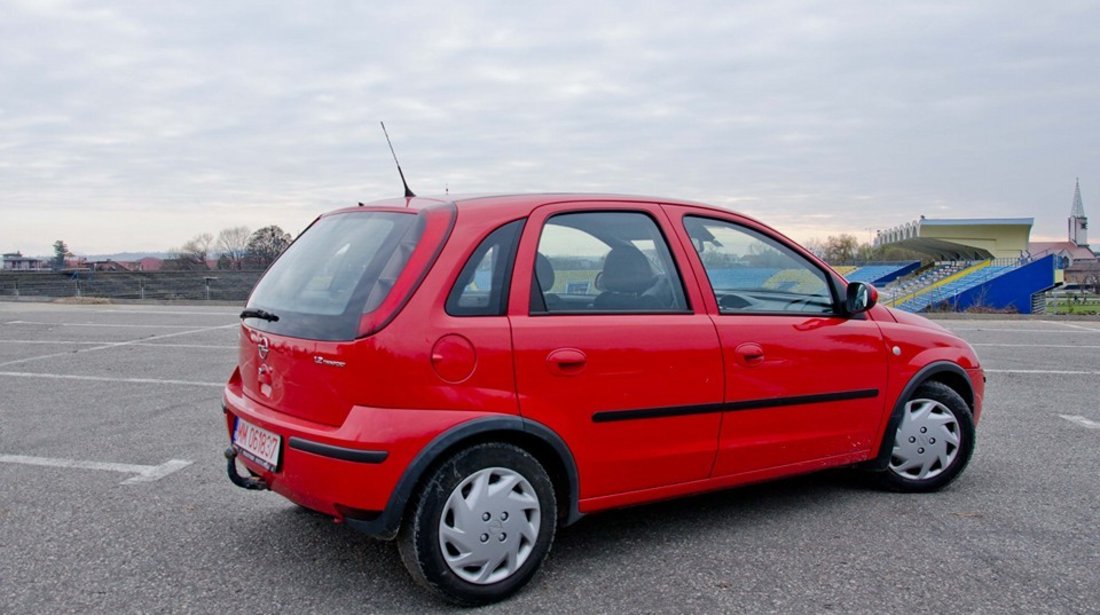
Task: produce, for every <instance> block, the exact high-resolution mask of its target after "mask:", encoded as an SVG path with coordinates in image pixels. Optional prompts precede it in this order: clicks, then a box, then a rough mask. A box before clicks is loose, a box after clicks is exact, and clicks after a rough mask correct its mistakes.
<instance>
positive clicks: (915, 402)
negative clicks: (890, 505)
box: [878, 382, 974, 492]
mask: <svg viewBox="0 0 1100 615" xmlns="http://www.w3.org/2000/svg"><path fill="white" fill-rule="evenodd" d="M886 445H892V446H893V449H892V450H891V453H890V463H889V465H888V466H887V467H886V470H884V471H882V472H879V473H878V477H879V481H880V482H881V483H882V484H883V485H884V486H885V487H887V488H889V489H893V490H895V491H907V492H925V491H935V490H937V489H940V488H942V487H944V486H946V485H947V484H948V483H950V482H951V481H953V480H954V479H955V477H957V476H958V475H959V474H960V473H961V472H962V471H963V469H964V468H965V467H966V464H967V463H968V462H969V461H970V456H971V454H973V452H974V418H973V415H972V414H971V413H970V408H969V407H968V406H967V404H966V401H965V400H963V398H962V397H961V396H959V394H958V393H956V392H955V390H954V389H952V388H951V387H949V386H947V385H945V384H943V383H940V382H926V383H924V384H922V385H920V386H919V387H917V390H916V391H915V392H914V393H913V395H912V397H910V398H909V400H908V401H907V402H905V407H904V408H903V409H902V415H901V422H900V423H899V424H898V427H897V431H895V432H894V438H893V442H892V443H889V444H886Z"/></svg>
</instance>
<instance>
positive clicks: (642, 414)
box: [592, 389, 879, 423]
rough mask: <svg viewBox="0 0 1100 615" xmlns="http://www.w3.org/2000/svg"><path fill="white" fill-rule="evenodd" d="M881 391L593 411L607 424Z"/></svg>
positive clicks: (837, 398) (814, 401)
mask: <svg viewBox="0 0 1100 615" xmlns="http://www.w3.org/2000/svg"><path fill="white" fill-rule="evenodd" d="M878 394H879V391H878V389H861V390H858V391H838V392H836V393H818V394H815V395H796V396H793V397H771V398H767V399H751V400H746V401H732V402H728V403H724V404H699V405H696V406H672V407H667V408H642V409H639V410H604V411H601V412H597V413H595V414H593V415H592V422H593V423H607V422H611V421H628V420H633V419H655V418H664V417H669V416H686V415H691V414H711V413H715V412H738V411H741V410H762V409H764V408H781V407H784V406H798V405H802V404H825V403H829V402H834V401H847V400H851V399H869V398H872V397H878Z"/></svg>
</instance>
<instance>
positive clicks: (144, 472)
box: [0, 455, 194, 485]
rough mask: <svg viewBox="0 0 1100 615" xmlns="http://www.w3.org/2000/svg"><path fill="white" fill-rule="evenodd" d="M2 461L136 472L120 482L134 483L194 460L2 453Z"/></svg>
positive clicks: (52, 466)
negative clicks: (137, 461)
mask: <svg viewBox="0 0 1100 615" xmlns="http://www.w3.org/2000/svg"><path fill="white" fill-rule="evenodd" d="M0 463H18V464H21V465H28V466H46V467H50V468H76V469H80V470H107V471H110V472H122V473H123V474H136V475H137V476H131V477H130V478H127V479H126V480H124V481H122V482H121V483H119V484H120V485H134V484H138V483H151V482H153V481H156V480H160V479H162V478H164V477H165V476H168V475H169V474H172V473H174V472H178V471H180V470H182V469H183V468H186V467H187V466H189V465H191V464H192V463H194V462H192V461H188V460H186V459H169V460H168V461H165V462H164V463H162V464H160V465H159V466H143V465H134V464H128V463H106V462H102V461H78V460H76V459H55V458H51V457H29V456H27V455H0Z"/></svg>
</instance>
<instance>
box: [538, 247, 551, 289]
mask: <svg viewBox="0 0 1100 615" xmlns="http://www.w3.org/2000/svg"><path fill="white" fill-rule="evenodd" d="M535 277H536V278H538V281H539V289H540V290H542V292H544V293H548V292H550V289H551V288H554V266H553V265H551V264H550V259H548V258H546V257H545V256H543V255H542V254H541V253H535Z"/></svg>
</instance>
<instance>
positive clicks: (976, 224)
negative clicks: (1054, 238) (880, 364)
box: [842, 183, 1097, 314]
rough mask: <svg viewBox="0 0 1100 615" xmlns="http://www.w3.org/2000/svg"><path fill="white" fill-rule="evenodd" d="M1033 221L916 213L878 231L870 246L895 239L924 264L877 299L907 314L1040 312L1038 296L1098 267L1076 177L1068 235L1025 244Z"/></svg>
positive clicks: (885, 288)
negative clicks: (923, 259)
mask: <svg viewBox="0 0 1100 615" xmlns="http://www.w3.org/2000/svg"><path fill="white" fill-rule="evenodd" d="M1033 222H1034V220H1033V219H1032V218H989V219H980V218H969V219H930V218H925V217H924V216H921V217H920V219H918V220H915V221H913V222H910V223H907V224H902V225H899V226H896V227H894V228H891V229H887V230H884V231H879V232H878V235H877V237H876V238H875V242H874V245H875V246H876V247H879V246H886V245H893V246H898V247H902V248H906V249H908V250H912V251H914V252H918V253H920V254H924V255H926V256H927V257H928V259H927V261H926V263H927V264H925V265H923V266H920V267H918V268H915V269H913V270H912V271H911V272H907V274H905V275H900V276H896V277H895V279H894V280H892V281H890V282H889V283H886V284H885V285H883V286H882V288H881V289H880V290H881V292H882V301H883V302H885V303H886V304H887V305H890V306H894V307H897V308H900V309H903V310H906V311H910V312H923V311H932V310H936V311H946V310H952V311H956V310H967V309H990V310H1003V311H1016V312H1019V313H1023V314H1030V313H1035V312H1041V311H1043V310H1045V305H1046V304H1045V299H1044V297H1043V294H1044V293H1045V292H1046V291H1048V290H1050V289H1052V288H1054V287H1056V286H1058V285H1060V284H1062V283H1063V282H1064V281H1065V280H1066V279H1067V272H1072V271H1075V269H1074V268H1076V270H1079V271H1088V270H1090V269H1091V268H1093V267H1096V266H1097V258H1096V254H1095V253H1093V252H1092V251H1091V250H1090V249H1089V247H1088V238H1087V235H1086V232H1087V228H1088V219H1087V218H1086V217H1085V211H1084V203H1083V202H1082V200H1081V187H1080V183H1078V184H1077V186H1076V188H1075V191H1074V198H1073V206H1072V208H1071V210H1070V217H1069V237H1068V239H1067V241H1065V242H1036V243H1031V242H1030V235H1031V227H1032V224H1033ZM842 274H843V273H842ZM843 275H850V274H843ZM849 279H858V278H851V277H849ZM880 284H881V283H880Z"/></svg>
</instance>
